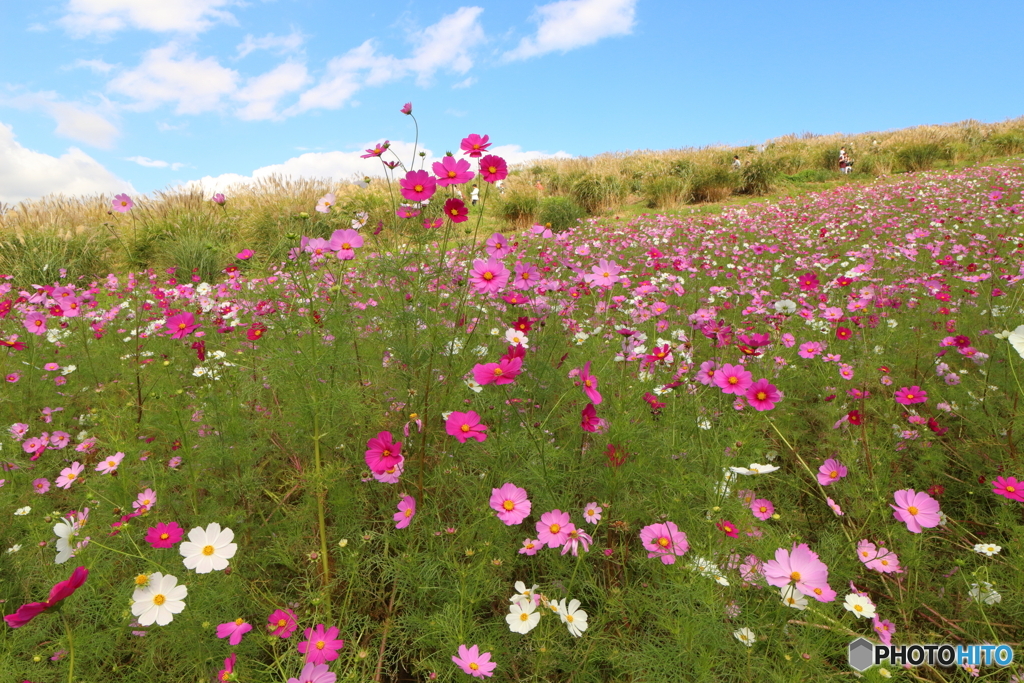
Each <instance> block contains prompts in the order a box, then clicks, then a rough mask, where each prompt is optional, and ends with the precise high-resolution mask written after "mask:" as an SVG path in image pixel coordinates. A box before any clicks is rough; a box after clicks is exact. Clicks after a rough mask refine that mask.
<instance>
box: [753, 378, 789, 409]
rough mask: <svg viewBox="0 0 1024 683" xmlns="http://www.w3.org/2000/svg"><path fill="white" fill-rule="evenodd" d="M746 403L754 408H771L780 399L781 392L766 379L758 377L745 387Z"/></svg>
mask: <svg viewBox="0 0 1024 683" xmlns="http://www.w3.org/2000/svg"><path fill="white" fill-rule="evenodd" d="M745 395H746V397H747V403H749V404H750V407H751V408H753V409H754V410H771V409H772V408H774V407H775V404H776V403H778V402H779V401H781V400H782V392H781V391H779V390H778V388H777V387H776V386H775V385H774V384H771V383H770V382H769V381H768V380H766V379H759V380H757V381H756V382H754V383H753V384H751V385H750V387H749V388H748V389H747V393H746V394H745Z"/></svg>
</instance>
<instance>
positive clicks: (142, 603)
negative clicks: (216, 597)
mask: <svg viewBox="0 0 1024 683" xmlns="http://www.w3.org/2000/svg"><path fill="white" fill-rule="evenodd" d="M177 584H178V579H176V578H175V577H173V576H171V575H170V574H168V575H166V576H164V575H163V574H161V573H160V572H153V573H152V574H150V575H149V582H148V583H147V584H146V585H145V586H141V587H139V588H136V589H135V592H134V593H132V600H133V601H134V604H133V605H132V614H134V615H135V616H136V617H138V619H139V624H140V625H141V626H150V625H152V624H157V625H158V626H166V625H167V624H169V623H171V622H172V621H174V615H175V614H178V613H179V612H181V610H183V609H185V603H184V600H185V596H187V595H188V588H187V587H185V586H179V585H177Z"/></svg>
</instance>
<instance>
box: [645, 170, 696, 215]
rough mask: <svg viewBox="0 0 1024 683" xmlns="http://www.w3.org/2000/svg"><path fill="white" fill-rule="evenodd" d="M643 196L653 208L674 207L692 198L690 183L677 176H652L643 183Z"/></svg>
mask: <svg viewBox="0 0 1024 683" xmlns="http://www.w3.org/2000/svg"><path fill="white" fill-rule="evenodd" d="M643 196H644V199H645V200H646V202H647V206H649V207H650V208H652V209H672V208H676V207H678V206H681V205H683V204H686V203H687V202H689V200H690V183H689V181H688V180H686V179H684V178H679V177H676V176H672V175H669V176H660V177H657V178H651V179H649V180H648V181H647V182H646V183H644V185H643Z"/></svg>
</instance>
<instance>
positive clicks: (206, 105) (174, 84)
mask: <svg viewBox="0 0 1024 683" xmlns="http://www.w3.org/2000/svg"><path fill="white" fill-rule="evenodd" d="M239 78H240V77H239V75H238V72H237V71H234V70H233V69H228V68H225V67H223V66H221V65H220V63H218V62H217V60H216V58H214V57H207V58H206V59H198V58H197V57H196V56H195V54H181V50H180V48H179V47H178V45H177V43H173V42H172V43H168V44H167V45H164V46H163V47H158V48H155V49H153V50H150V51H149V52H147V53H146V55H145V56H144V57H143V58H142V63H141V64H139V66H138V67H136V68H134V69H132V70H130V71H125V72H123V73H121V74H119V75H118V76H116V77H115V78H114V79H113V80H111V81H110V82H109V83H108V84H107V88H108V89H109V90H110V91H111V92H115V93H118V94H120V95H124V96H126V97H130V98H132V99H134V100H136V103H135V104H133V105H129V106H128V107H127V108H128V109H133V110H135V111H149V110H152V109H155V108H157V107H158V106H160V105H162V104H170V103H176V104H177V107H176V109H175V112H176V113H178V114H200V113H202V112H205V111H213V110H217V109H220V108H221V107H222V98H224V97H225V96H230V95H232V94H233V93H234V92H235V90H236V89H237V87H238V80H239Z"/></svg>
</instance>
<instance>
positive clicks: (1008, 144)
mask: <svg viewBox="0 0 1024 683" xmlns="http://www.w3.org/2000/svg"><path fill="white" fill-rule="evenodd" d="M987 142H988V146H989V147H990V148H991V149H992V150H993V151H994V152H995V153H996V154H1000V155H1006V156H1009V155H1011V154H1020V153H1021V152H1024V130H1008V131H1006V132H1005V133H995V134H994V135H991V136H989V138H988V141H987Z"/></svg>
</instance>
